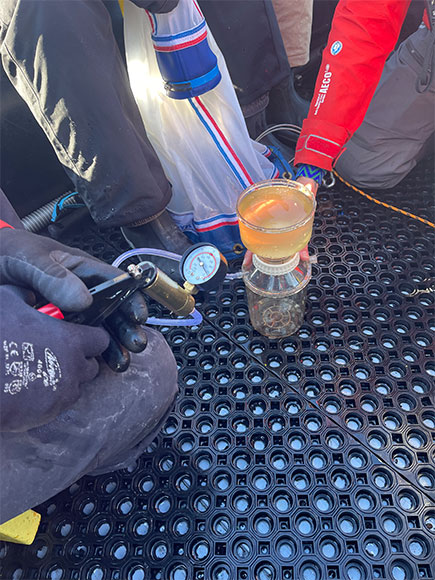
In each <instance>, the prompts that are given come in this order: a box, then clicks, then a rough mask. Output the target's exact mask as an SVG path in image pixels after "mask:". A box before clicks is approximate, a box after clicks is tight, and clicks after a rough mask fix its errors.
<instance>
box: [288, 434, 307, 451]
mask: <svg viewBox="0 0 435 580" xmlns="http://www.w3.org/2000/svg"><path fill="white" fill-rule="evenodd" d="M288 443H289V446H290V447H291V449H293V451H301V449H303V448H304V447H305V446H306V444H307V440H306V439H305V436H304V435H302V434H301V433H294V434H292V435H290V436H289V438H288Z"/></svg>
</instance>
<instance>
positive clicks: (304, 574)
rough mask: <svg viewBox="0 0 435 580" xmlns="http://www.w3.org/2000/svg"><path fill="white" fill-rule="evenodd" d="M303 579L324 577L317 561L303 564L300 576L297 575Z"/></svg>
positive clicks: (315, 579)
mask: <svg viewBox="0 0 435 580" xmlns="http://www.w3.org/2000/svg"><path fill="white" fill-rule="evenodd" d="M297 577H298V578H300V579H301V580H321V579H322V571H321V568H320V566H319V565H318V564H316V562H310V561H308V562H305V564H302V566H301V568H300V572H299V576H297Z"/></svg>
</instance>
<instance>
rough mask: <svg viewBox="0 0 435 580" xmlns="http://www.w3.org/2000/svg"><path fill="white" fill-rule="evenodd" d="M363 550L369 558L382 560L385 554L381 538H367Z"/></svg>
mask: <svg viewBox="0 0 435 580" xmlns="http://www.w3.org/2000/svg"><path fill="white" fill-rule="evenodd" d="M363 550H364V552H365V553H366V554H367V556H368V557H369V558H373V560H380V559H381V558H382V557H383V556H384V554H385V544H384V542H383V540H381V538H380V537H379V536H367V538H365V540H364V542H363Z"/></svg>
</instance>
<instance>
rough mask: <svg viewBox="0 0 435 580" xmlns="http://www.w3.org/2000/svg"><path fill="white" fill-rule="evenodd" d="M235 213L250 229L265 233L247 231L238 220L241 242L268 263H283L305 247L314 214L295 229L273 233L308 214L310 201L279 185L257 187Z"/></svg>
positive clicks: (305, 196) (302, 219) (242, 201)
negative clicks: (269, 261) (237, 212)
mask: <svg viewBox="0 0 435 580" xmlns="http://www.w3.org/2000/svg"><path fill="white" fill-rule="evenodd" d="M238 211H239V215H240V216H241V217H242V218H243V219H244V220H246V221H247V222H249V224H251V225H252V226H255V227H258V228H262V229H264V230H268V231H261V230H257V229H253V228H250V227H249V226H247V225H246V224H244V223H243V221H242V220H239V226H240V236H241V238H242V242H243V243H244V244H245V246H246V247H247V248H248V250H251V252H253V253H254V254H257V255H258V256H261V257H263V258H267V259H269V260H283V259H284V258H288V257H289V256H293V255H294V254H296V252H299V251H300V250H302V248H304V247H305V246H306V245H307V244H308V241H309V239H310V236H311V231H312V229H313V218H314V215H313V216H311V219H309V220H308V221H307V222H306V223H304V224H303V225H302V226H301V227H299V228H296V229H293V230H290V231H287V232H285V231H284V232H283V231H281V232H277V233H274V232H273V230H279V229H282V228H292V227H294V226H295V225H296V224H298V223H300V222H303V221H304V220H306V219H307V218H308V216H309V215H311V213H312V211H313V202H312V200H311V199H310V198H309V197H308V196H307V195H305V194H304V193H303V192H301V191H299V190H298V189H292V188H288V187H282V186H269V187H262V188H259V189H258V190H256V191H253V192H252V193H249V194H248V195H246V196H245V197H244V198H243V199H242V200H241V201H240V202H239V206H238Z"/></svg>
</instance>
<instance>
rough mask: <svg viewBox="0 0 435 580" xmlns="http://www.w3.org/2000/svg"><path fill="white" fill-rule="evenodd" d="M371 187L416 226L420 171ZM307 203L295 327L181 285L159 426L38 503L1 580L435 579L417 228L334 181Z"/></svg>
mask: <svg viewBox="0 0 435 580" xmlns="http://www.w3.org/2000/svg"><path fill="white" fill-rule="evenodd" d="M377 197H378V198H379V199H382V200H383V201H386V202H388V203H393V204H394V205H397V206H399V207H401V208H402V209H405V210H406V211H410V212H412V213H414V214H417V215H419V216H421V217H423V218H426V219H430V220H431V221H433V217H434V212H433V172H432V167H431V164H429V163H427V164H423V165H421V166H419V167H418V168H417V169H416V170H415V171H414V172H413V174H411V175H410V176H409V177H408V178H407V179H406V180H405V181H404V182H403V183H402V184H401V185H400V186H398V187H397V188H396V189H395V190H394V191H389V192H382V193H378V194H377ZM318 202H319V208H318V211H317V216H316V220H315V227H314V234H313V238H312V249H313V250H315V252H316V254H317V256H318V264H317V265H316V266H315V267H314V276H313V280H312V282H311V283H310V286H309V290H308V301H307V312H306V319H305V323H304V325H303V327H302V328H301V330H300V331H299V333H298V334H297V335H296V336H293V337H289V338H286V339H283V340H280V341H271V340H268V339H266V338H264V337H262V336H260V335H259V334H257V333H256V332H253V331H252V329H251V328H250V326H249V317H248V310H247V305H246V301H245V293H244V286H243V283H242V281H240V280H236V281H226V282H225V283H224V284H223V285H222V287H221V288H219V289H218V290H217V291H215V292H212V293H210V294H208V295H204V296H202V297H201V296H200V298H199V299H198V301H197V303H198V307H199V309H200V310H201V311H202V313H203V314H204V316H205V322H204V323H203V324H202V325H201V326H200V327H198V328H191V329H186V328H173V327H172V328H170V327H165V328H163V329H162V332H164V334H165V337H166V339H167V340H168V342H169V344H170V345H171V347H172V349H173V351H174V354H175V356H176V359H177V361H178V364H179V373H180V374H179V379H180V380H179V382H180V396H179V398H178V400H177V404H176V408H175V410H174V412H173V413H172V414H171V416H170V417H169V419H168V422H167V424H166V426H165V428H164V430H163V432H162V433H161V434H160V435H159V437H158V438H157V439H156V440H155V442H154V443H153V445H152V446H151V447H150V449H149V450H148V452H147V453H146V454H144V455H143V456H142V457H141V458H140V460H139V461H138V462H137V464H136V466H135V467H134V468H132V469H130V470H124V471H120V472H116V473H113V474H108V475H106V476H100V477H96V478H91V477H85V478H83V479H81V480H80V481H79V482H77V483H76V484H74V485H73V486H72V487H71V488H70V489H69V490H66V491H64V492H63V493H61V494H59V495H58V496H56V497H54V498H53V499H52V500H50V501H48V502H46V503H45V504H43V505H42V506H40V508H39V510H40V512H41V513H42V515H43V518H42V523H41V526H40V530H39V532H38V535H37V538H36V541H35V543H34V544H33V545H32V546H29V547H23V546H16V545H12V544H2V545H1V548H0V564H1V565H2V568H3V571H2V574H3V575H2V577H3V578H6V579H13V580H18V579H22V580H27V579H31V578H32V579H33V578H38V579H50V580H61V579H68V580H75V579H80V580H109V579H110V580H329V579H332V580H334V579H336V580H373V579H378V578H379V579H393V580H418V579H420V578H422V579H434V578H435V548H434V546H435V409H434V397H435V389H434V376H435V364H434V358H433V330H434V327H435V317H434V307H433V305H434V290H433V285H434V279H433V275H434V237H433V230H432V229H431V228H429V227H428V226H426V225H424V224H422V223H420V222H418V221H415V220H412V219H410V218H408V217H406V216H403V215H401V214H399V213H395V212H392V211H391V210H388V209H386V208H383V207H381V206H379V205H376V204H374V203H373V202H370V201H368V200H366V199H364V198H363V197H361V196H359V195H358V194H357V193H355V192H353V191H351V190H350V189H348V188H346V187H344V186H342V185H338V184H337V185H336V186H335V187H334V188H332V189H330V190H327V191H325V190H322V191H321V193H320V194H319V196H318ZM69 242H70V243H72V244H74V245H79V246H80V247H82V248H83V249H86V250H87V251H89V252H91V253H93V254H95V255H97V256H99V257H100V258H102V259H104V260H106V261H111V260H113V259H114V258H115V256H116V255H117V254H119V253H120V252H121V251H123V250H125V249H126V247H125V244H124V242H123V240H122V238H121V236H120V234H119V233H118V232H116V231H113V232H111V233H109V234H105V235H104V236H103V235H102V234H100V233H98V232H96V231H90V232H89V234H87V235H86V236H78V237H76V238H72V239H70V240H69ZM234 267H237V264H235V265H234ZM153 308H154V309H155V310H156V311H157V310H158V309H157V308H156V307H153Z"/></svg>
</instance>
